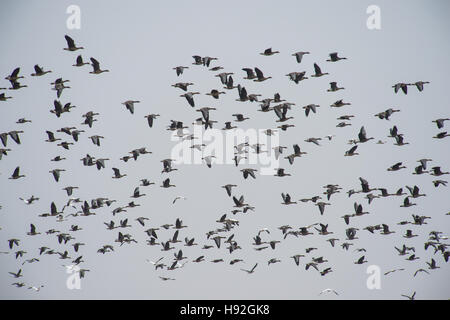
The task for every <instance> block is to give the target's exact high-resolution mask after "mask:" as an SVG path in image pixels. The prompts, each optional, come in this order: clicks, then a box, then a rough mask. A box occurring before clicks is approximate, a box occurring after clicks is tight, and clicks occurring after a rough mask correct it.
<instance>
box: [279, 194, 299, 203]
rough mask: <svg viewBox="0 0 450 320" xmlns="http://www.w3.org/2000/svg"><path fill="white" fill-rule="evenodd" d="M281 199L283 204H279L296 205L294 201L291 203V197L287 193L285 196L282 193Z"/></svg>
mask: <svg viewBox="0 0 450 320" xmlns="http://www.w3.org/2000/svg"><path fill="white" fill-rule="evenodd" d="M281 198H282V199H283V202H282V203H281V204H285V205H288V204H296V203H297V202H295V201H294V202H292V201H291V196H290V195H289V193H286V194H284V193H282V194H281Z"/></svg>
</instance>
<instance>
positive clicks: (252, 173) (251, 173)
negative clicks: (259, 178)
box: [241, 168, 258, 179]
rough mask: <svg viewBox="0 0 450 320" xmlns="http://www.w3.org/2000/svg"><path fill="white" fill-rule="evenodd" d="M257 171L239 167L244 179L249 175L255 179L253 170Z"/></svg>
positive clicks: (254, 170)
mask: <svg viewBox="0 0 450 320" xmlns="http://www.w3.org/2000/svg"><path fill="white" fill-rule="evenodd" d="M256 171H258V170H256V169H251V168H246V169H241V172H242V175H243V176H244V179H247V178H248V176H251V177H252V178H253V179H256V175H255V172H256Z"/></svg>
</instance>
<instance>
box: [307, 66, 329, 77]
mask: <svg viewBox="0 0 450 320" xmlns="http://www.w3.org/2000/svg"><path fill="white" fill-rule="evenodd" d="M327 74H329V73H328V72H327V73H323V72H322V70H321V69H320V67H319V65H318V64H317V63H314V74H313V75H311V77H314V78H318V77H321V76H324V75H327Z"/></svg>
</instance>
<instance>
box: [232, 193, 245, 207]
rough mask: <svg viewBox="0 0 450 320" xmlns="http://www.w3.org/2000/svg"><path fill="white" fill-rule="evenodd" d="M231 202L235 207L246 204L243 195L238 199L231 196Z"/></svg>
mask: <svg viewBox="0 0 450 320" xmlns="http://www.w3.org/2000/svg"><path fill="white" fill-rule="evenodd" d="M233 202H234V204H235V206H234V207H235V208H241V207H245V206H248V204H247V203H244V196H241V197H240V198H239V199H238V198H236V197H234V196H233Z"/></svg>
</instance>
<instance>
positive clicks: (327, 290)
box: [319, 289, 339, 296]
mask: <svg viewBox="0 0 450 320" xmlns="http://www.w3.org/2000/svg"><path fill="white" fill-rule="evenodd" d="M324 293H334V294H335V295H337V296H338V295H339V293H337V292H336V290H334V289H325V290H322V291H321V292H320V293H319V296H320V295H322V294H324Z"/></svg>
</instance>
